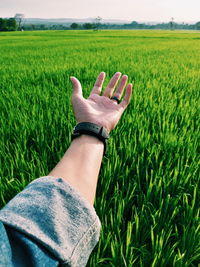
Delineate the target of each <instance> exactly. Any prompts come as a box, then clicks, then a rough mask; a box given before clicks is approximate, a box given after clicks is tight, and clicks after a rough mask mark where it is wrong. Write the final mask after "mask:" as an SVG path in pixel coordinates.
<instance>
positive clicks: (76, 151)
mask: <svg viewBox="0 0 200 267" xmlns="http://www.w3.org/2000/svg"><path fill="white" fill-rule="evenodd" d="M103 150H104V145H103V143H102V142H101V141H100V140H98V139H97V138H96V137H93V136H88V135H82V136H80V137H78V138H76V139H74V140H73V141H72V143H71V145H70V147H69V148H68V150H67V151H66V153H65V154H64V156H63V158H62V159H61V161H60V162H59V163H58V164H57V165H56V167H55V168H54V169H53V170H52V171H51V172H50V174H49V175H50V176H54V177H60V178H63V179H64V180H65V181H67V182H68V183H69V184H71V185H72V186H73V187H74V188H75V189H77V190H78V191H79V192H80V194H81V195H82V196H84V197H85V198H86V199H87V200H88V201H89V202H90V203H91V204H93V203H94V199H95V193H96V186H97V180H98V175H99V170H100V166H101V162H102V157H103Z"/></svg>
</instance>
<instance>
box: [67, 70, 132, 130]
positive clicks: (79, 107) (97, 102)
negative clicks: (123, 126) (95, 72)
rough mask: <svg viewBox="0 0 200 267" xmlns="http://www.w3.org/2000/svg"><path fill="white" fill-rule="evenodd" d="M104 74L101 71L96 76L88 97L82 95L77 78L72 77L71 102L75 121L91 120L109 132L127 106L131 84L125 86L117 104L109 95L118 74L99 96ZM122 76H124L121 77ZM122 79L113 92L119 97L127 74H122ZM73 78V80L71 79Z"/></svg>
mask: <svg viewBox="0 0 200 267" xmlns="http://www.w3.org/2000/svg"><path fill="white" fill-rule="evenodd" d="M104 77H105V74H104V73H101V74H100V75H99V77H98V78H97V81H96V83H95V86H94V88H93V90H92V92H91V94H90V96H89V98H88V99H85V98H84V97H83V96H82V88H81V85H80V83H79V82H78V80H75V78H72V82H73V85H74V93H73V96H72V104H73V109H74V114H75V117H76V120H77V122H78V123H79V122H86V121H87V122H92V123H96V124H98V125H100V126H103V127H105V128H106V129H107V131H108V132H110V131H111V130H112V129H113V128H114V127H115V126H116V125H117V123H118V121H119V119H120V117H121V115H122V113H123V111H124V110H125V108H126V107H127V105H128V103H129V101H130V97H131V85H129V87H127V90H126V94H125V98H124V100H123V101H122V102H121V103H120V104H117V102H116V101H115V100H111V99H110V97H111V96H112V93H113V91H114V88H115V86H116V83H117V81H118V80H119V77H120V74H119V73H116V74H115V75H114V76H113V78H112V79H111V81H110V83H109V84H108V86H107V88H106V89H105V91H104V93H103V95H102V96H100V91H101V87H102V84H103V81H104ZM123 77H124V78H123ZM123 77H122V80H121V82H120V84H119V86H118V88H117V90H116V92H115V95H116V96H117V97H118V98H119V99H120V97H121V95H122V93H123V90H124V87H125V85H126V81H127V76H123ZM73 79H74V80H73Z"/></svg>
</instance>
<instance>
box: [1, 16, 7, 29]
mask: <svg viewBox="0 0 200 267" xmlns="http://www.w3.org/2000/svg"><path fill="white" fill-rule="evenodd" d="M5 22H6V21H5V19H2V18H0V31H5V30H6V23H5Z"/></svg>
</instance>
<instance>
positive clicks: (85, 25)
mask: <svg viewBox="0 0 200 267" xmlns="http://www.w3.org/2000/svg"><path fill="white" fill-rule="evenodd" d="M83 29H86V30H92V29H94V24H92V23H84V24H83Z"/></svg>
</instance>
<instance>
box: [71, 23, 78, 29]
mask: <svg viewBox="0 0 200 267" xmlns="http://www.w3.org/2000/svg"><path fill="white" fill-rule="evenodd" d="M70 27H71V29H72V30H76V29H78V28H79V25H78V24H77V23H75V22H74V23H72V24H71V26H70Z"/></svg>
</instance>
